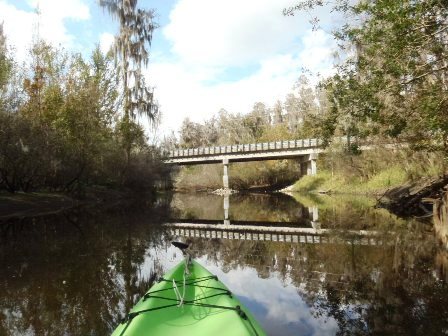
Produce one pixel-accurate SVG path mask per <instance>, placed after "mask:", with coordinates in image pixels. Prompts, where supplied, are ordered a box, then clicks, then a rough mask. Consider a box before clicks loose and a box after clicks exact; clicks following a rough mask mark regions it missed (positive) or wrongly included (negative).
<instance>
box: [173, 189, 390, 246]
mask: <svg viewBox="0 0 448 336" xmlns="http://www.w3.org/2000/svg"><path fill="white" fill-rule="evenodd" d="M229 212H230V200H229V196H228V195H226V196H224V197H223V219H221V220H219V219H214V220H211V219H200V218H195V219H182V218H172V219H170V222H169V223H166V224H165V226H166V227H168V228H169V229H170V233H171V235H173V236H176V237H188V238H206V239H232V240H251V241H273V242H286V243H297V244H356V245H372V246H375V245H379V246H381V245H384V244H385V242H384V241H383V238H384V237H383V235H382V234H381V233H379V232H377V231H374V230H334V229H322V228H321V225H320V223H319V221H318V219H319V210H318V207H317V206H310V207H308V213H307V216H306V217H302V218H300V220H297V221H295V222H278V221H260V220H254V221H250V220H245V221H241V220H235V221H234V220H232V221H231V220H230V219H229Z"/></svg>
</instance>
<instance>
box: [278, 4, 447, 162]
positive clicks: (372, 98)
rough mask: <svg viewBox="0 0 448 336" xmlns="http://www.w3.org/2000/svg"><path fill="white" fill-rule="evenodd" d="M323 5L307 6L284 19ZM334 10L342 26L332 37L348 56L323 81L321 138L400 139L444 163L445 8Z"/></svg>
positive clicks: (373, 6) (386, 6)
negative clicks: (327, 106)
mask: <svg viewBox="0 0 448 336" xmlns="http://www.w3.org/2000/svg"><path fill="white" fill-rule="evenodd" d="M325 4H326V3H325V2H323V1H319V0H310V1H305V2H302V3H300V4H298V5H296V6H293V7H290V8H287V9H285V11H284V13H285V15H293V14H294V12H295V11H297V10H312V9H316V8H317V7H319V6H323V5H325ZM332 6H333V10H335V11H339V12H341V13H343V14H344V15H345V18H346V20H347V22H345V24H344V25H342V26H341V27H340V28H339V29H336V31H335V34H334V35H335V38H336V39H337V40H338V42H339V45H340V46H341V51H342V53H343V54H345V57H346V58H345V61H344V62H343V63H342V64H341V65H340V66H339V67H338V71H337V74H336V75H335V76H333V77H332V78H331V79H328V80H327V81H326V82H325V85H326V87H327V91H328V93H329V94H330V97H331V99H330V101H331V102H332V105H333V106H332V109H331V113H330V114H329V115H328V116H329V117H330V118H329V119H328V122H325V124H326V127H325V128H324V130H325V132H323V133H322V134H323V135H325V136H326V137H327V139H329V138H331V137H332V136H333V134H338V133H339V134H341V133H342V134H348V135H358V136H361V137H366V136H378V137H383V138H384V137H390V138H398V139H400V140H402V141H406V142H407V143H409V144H410V145H411V146H412V147H413V148H414V149H416V150H420V149H426V150H430V151H443V153H444V154H443V155H444V156H445V157H447V156H448V113H446V111H447V109H448V87H447V79H448V66H447V63H446V59H447V57H448V44H447V43H446V41H447V39H448V5H447V2H446V1H443V0H427V1H407V0H400V1H397V0H378V1H359V2H355V3H353V2H351V1H347V0H337V1H335V2H334V3H333V4H332ZM332 125H334V126H332Z"/></svg>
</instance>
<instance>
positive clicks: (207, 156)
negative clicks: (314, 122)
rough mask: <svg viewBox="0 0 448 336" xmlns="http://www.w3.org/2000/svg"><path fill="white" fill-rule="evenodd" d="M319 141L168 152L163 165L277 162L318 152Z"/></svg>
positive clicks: (269, 143)
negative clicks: (226, 160)
mask: <svg viewBox="0 0 448 336" xmlns="http://www.w3.org/2000/svg"><path fill="white" fill-rule="evenodd" d="M321 146H322V141H321V140H320V139H302V140H289V141H275V142H265V143H253V144H242V145H230V146H212V147H202V148H189V149H179V150H174V151H170V152H169V154H168V159H167V160H165V163H171V164H196V163H203V164H206V163H219V162H222V161H223V160H224V159H228V160H229V161H232V162H244V161H259V160H278V159H287V158H291V157H298V156H304V155H307V154H312V153H317V152H319V147H321Z"/></svg>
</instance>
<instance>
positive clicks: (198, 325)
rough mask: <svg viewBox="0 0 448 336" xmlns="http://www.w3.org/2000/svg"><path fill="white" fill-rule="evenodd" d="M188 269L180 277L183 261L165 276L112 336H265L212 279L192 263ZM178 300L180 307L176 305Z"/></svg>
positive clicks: (221, 285) (206, 271)
mask: <svg viewBox="0 0 448 336" xmlns="http://www.w3.org/2000/svg"><path fill="white" fill-rule="evenodd" d="M188 270H189V274H186V275H185V276H184V271H185V262H181V263H179V264H178V265H177V266H175V267H174V268H173V269H172V270H171V271H169V272H168V273H167V274H165V275H164V277H163V278H162V279H161V280H160V281H159V282H157V283H156V284H154V286H152V287H151V289H150V290H149V291H148V292H147V293H146V294H145V295H144V296H143V297H142V298H141V299H140V301H139V302H138V303H137V304H136V305H135V306H134V308H133V309H132V311H131V312H130V313H129V314H128V316H127V317H126V318H125V319H124V320H123V322H122V323H121V324H120V325H119V326H118V327H117V329H116V330H115V331H114V333H113V334H112V336H137V335H138V336H145V335H151V336H158V335H164V336H170V335H195V336H201V335H213V336H221V335H222V336H226V335H241V336H243V335H254V336H257V335H260V336H261V335H265V332H264V331H263V330H262V328H261V327H260V325H259V324H258V322H257V321H256V320H255V319H254V317H253V316H252V315H251V314H250V312H249V311H247V309H245V308H244V307H242V306H241V303H240V302H239V301H238V300H237V299H236V298H235V297H234V296H233V295H232V293H231V292H230V291H229V290H228V289H227V287H226V286H225V285H224V284H223V283H222V282H220V281H219V280H218V278H217V277H216V276H214V275H213V274H211V273H210V272H209V271H208V270H207V269H205V268H204V267H202V266H201V265H200V264H199V263H197V262H196V261H194V260H192V261H191V263H190V266H189V267H188ZM173 279H174V283H173ZM184 283H185V287H184ZM182 297H183V304H182V305H180V306H179V303H180V301H182V299H181V298H182Z"/></svg>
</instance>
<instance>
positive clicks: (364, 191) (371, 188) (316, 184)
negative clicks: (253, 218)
mask: <svg viewBox="0 0 448 336" xmlns="http://www.w3.org/2000/svg"><path fill="white" fill-rule="evenodd" d="M407 182H408V181H407V177H406V174H405V173H404V172H403V171H402V170H400V169H397V168H389V169H386V170H383V171H381V172H379V173H378V174H375V175H373V176H372V177H371V178H368V179H362V178H360V177H347V176H343V175H340V174H332V173H331V172H329V171H325V170H324V171H321V172H319V173H317V174H316V175H307V176H303V177H302V178H301V179H300V180H298V181H297V182H296V183H294V184H293V185H291V186H290V187H287V188H285V189H284V190H285V191H292V192H318V193H326V194H327V193H340V194H360V195H372V196H381V195H384V193H385V192H387V190H389V189H391V188H396V187H399V186H402V185H404V184H406V183H407Z"/></svg>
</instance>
